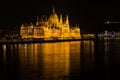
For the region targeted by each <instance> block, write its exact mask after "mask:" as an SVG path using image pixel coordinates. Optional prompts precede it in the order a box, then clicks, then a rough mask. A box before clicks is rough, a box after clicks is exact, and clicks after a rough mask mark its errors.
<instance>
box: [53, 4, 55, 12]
mask: <svg viewBox="0 0 120 80" xmlns="http://www.w3.org/2000/svg"><path fill="white" fill-rule="evenodd" d="M53 13H55V8H54V5H53Z"/></svg>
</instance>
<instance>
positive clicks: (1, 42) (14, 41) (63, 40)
mask: <svg viewBox="0 0 120 80" xmlns="http://www.w3.org/2000/svg"><path fill="white" fill-rule="evenodd" d="M84 40H95V39H94V38H90V39H61V40H59V39H57V40H9V41H7V40H6V41H0V44H28V43H54V42H66V41H84Z"/></svg>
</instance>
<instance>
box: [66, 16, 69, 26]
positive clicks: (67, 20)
mask: <svg viewBox="0 0 120 80" xmlns="http://www.w3.org/2000/svg"><path fill="white" fill-rule="evenodd" d="M66 24H69V19H68V15H66Z"/></svg>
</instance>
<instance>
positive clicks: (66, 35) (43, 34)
mask: <svg viewBox="0 0 120 80" xmlns="http://www.w3.org/2000/svg"><path fill="white" fill-rule="evenodd" d="M20 35H21V37H22V39H24V38H40V39H41V38H42V39H73V38H74V39H80V38H81V35H80V28H79V26H75V27H71V28H70V26H69V19H68V15H66V18H65V20H63V17H62V14H60V17H58V15H57V14H56V13H55V9H54V7H53V12H52V13H51V15H50V16H49V18H48V19H47V18H45V19H44V18H42V17H41V19H39V18H37V21H36V24H35V25H34V24H30V25H24V24H22V26H21V28H20Z"/></svg>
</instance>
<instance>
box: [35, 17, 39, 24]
mask: <svg viewBox="0 0 120 80" xmlns="http://www.w3.org/2000/svg"><path fill="white" fill-rule="evenodd" d="M38 23H39V17H38V16H37V22H36V25H38Z"/></svg>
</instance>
